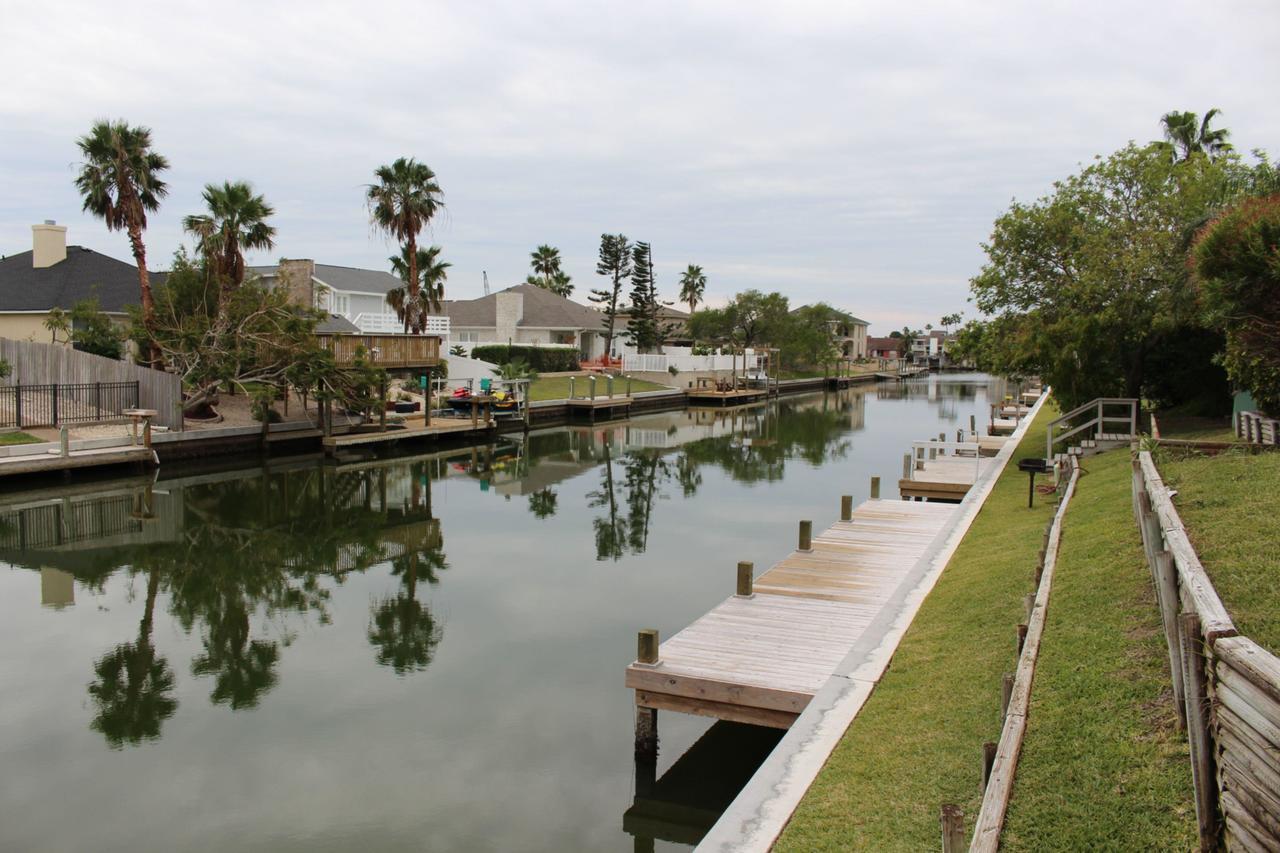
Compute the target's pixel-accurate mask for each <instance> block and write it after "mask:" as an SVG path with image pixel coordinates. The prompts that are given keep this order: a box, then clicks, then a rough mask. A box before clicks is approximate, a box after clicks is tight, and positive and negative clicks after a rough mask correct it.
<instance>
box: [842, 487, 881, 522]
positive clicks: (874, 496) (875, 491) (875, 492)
mask: <svg viewBox="0 0 1280 853" xmlns="http://www.w3.org/2000/svg"><path fill="white" fill-rule="evenodd" d="M871 500H873V501H878V500H880V478H879V477H872V478H871ZM847 520H848V519H846V521H847Z"/></svg>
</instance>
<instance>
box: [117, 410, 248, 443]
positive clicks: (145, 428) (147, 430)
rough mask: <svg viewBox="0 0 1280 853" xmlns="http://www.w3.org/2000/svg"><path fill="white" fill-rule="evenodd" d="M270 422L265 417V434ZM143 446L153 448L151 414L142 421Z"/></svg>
mask: <svg viewBox="0 0 1280 853" xmlns="http://www.w3.org/2000/svg"><path fill="white" fill-rule="evenodd" d="M268 423H269V421H267V420H265V419H264V420H263V422H262V433H263V435H266V432H267V424H268ZM142 446H143V447H145V448H147V449H148V450H150V449H151V417H150V416H149V415H148V416H147V417H146V418H145V419H143V421H142Z"/></svg>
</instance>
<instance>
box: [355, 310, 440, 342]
mask: <svg viewBox="0 0 1280 853" xmlns="http://www.w3.org/2000/svg"><path fill="white" fill-rule="evenodd" d="M348 319H350V320H351V322H352V323H354V324H355V325H356V328H358V329H359V330H360V331H362V332H365V333H367V334H375V335H394V334H397V333H400V332H403V331H404V323H402V322H401V321H400V318H398V317H397V316H396V315H395V314H387V313H381V312H379V313H373V312H365V313H361V314H357V315H355V316H354V317H350V318H348ZM424 334H428V335H439V336H440V337H442V338H448V337H449V318H448V317H445V316H440V315H436V314H430V315H428V316H427V327H426V329H425V330H424Z"/></svg>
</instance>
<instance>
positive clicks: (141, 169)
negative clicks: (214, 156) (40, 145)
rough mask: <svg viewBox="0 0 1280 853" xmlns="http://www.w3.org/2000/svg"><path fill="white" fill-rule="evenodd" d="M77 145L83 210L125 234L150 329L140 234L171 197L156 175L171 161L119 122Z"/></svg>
mask: <svg viewBox="0 0 1280 853" xmlns="http://www.w3.org/2000/svg"><path fill="white" fill-rule="evenodd" d="M76 145H77V146H78V147H79V148H80V152H81V154H83V155H84V162H83V163H82V164H81V165H80V171H79V173H78V174H77V175H76V188H77V189H78V190H79V191H80V195H81V197H82V198H83V200H84V210H85V211H87V212H88V213H92V214H93V215H94V216H97V217H99V218H100V219H102V221H103V222H104V223H105V224H106V226H107V230H108V231H124V232H126V233H127V234H128V235H129V246H130V248H131V249H132V251H133V260H134V262H135V263H136V264H137V265H138V289H139V292H140V294H141V303H142V324H143V326H144V327H145V328H147V329H148V330H150V328H151V321H152V318H153V317H154V314H155V306H154V303H153V301H152V296H151V277H150V275H149V273H148V272H147V247H146V244H144V243H143V241H142V232H143V231H145V230H146V229H147V214H148V213H154V212H155V211H156V210H158V209H159V208H160V199H162V198H164V197H165V195H167V194H168V192H169V188H168V187H167V186H166V185H165V183H164V181H162V180H161V179H160V173H161V172H163V171H164V170H166V169H168V168H169V161H168V160H166V159H165V158H164V157H163V156H162V155H160V154H157V153H156V152H155V151H153V150H151V130H150V129H149V128H145V127H142V126H130V125H129V124H128V123H126V122H125V121H123V120H120V121H114V122H112V121H97V122H94V124H93V126H92V127H91V128H90V129H89V133H87V134H86V135H84V136H82V137H80V139H78V140H77V141H76ZM149 358H150V360H151V361H152V362H153V363H154V362H155V361H156V360H157V358H158V354H157V353H156V352H155V351H154V349H152V350H151V351H150V353H149Z"/></svg>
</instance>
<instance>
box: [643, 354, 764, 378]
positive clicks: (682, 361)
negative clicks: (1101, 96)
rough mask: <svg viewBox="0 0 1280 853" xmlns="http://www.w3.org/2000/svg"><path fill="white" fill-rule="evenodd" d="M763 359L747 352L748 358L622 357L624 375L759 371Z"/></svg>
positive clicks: (729, 356) (686, 356)
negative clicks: (702, 371)
mask: <svg viewBox="0 0 1280 853" xmlns="http://www.w3.org/2000/svg"><path fill="white" fill-rule="evenodd" d="M760 362H761V359H760V358H759V357H758V356H757V355H756V354H755V353H754V352H753V351H752V350H747V354H746V358H745V359H744V358H743V356H741V355H739V356H732V355H668V354H656V353H643V354H634V353H626V354H624V355H623V356H622V372H623V373H640V372H642V371H643V372H649V373H667V372H669V371H670V369H671V368H672V367H674V368H675V369H676V370H677V371H679V372H681V373H685V372H690V371H701V370H707V371H710V370H732V369H733V368H735V367H736V368H737V369H738V370H739V371H741V370H743V369H744V368H745V369H746V371H747V372H751V371H754V370H758V369H759V368H760Z"/></svg>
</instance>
